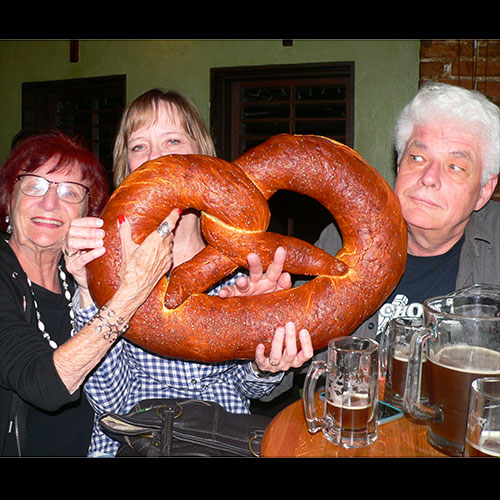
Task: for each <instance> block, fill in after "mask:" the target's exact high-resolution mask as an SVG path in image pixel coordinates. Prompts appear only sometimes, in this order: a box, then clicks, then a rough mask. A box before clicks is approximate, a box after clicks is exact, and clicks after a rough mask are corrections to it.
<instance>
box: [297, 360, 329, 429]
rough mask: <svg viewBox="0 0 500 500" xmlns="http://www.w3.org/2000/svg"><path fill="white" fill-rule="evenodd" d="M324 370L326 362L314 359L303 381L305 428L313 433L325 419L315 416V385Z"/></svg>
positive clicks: (323, 424)
mask: <svg viewBox="0 0 500 500" xmlns="http://www.w3.org/2000/svg"><path fill="white" fill-rule="evenodd" d="M325 372H326V363H325V362H324V361H321V360H316V361H313V362H312V363H311V366H310V367H309V370H308V371H307V375H306V378H305V381H304V394H303V398H302V399H303V403H304V414H305V417H306V422H307V429H308V430H309V432H311V433H312V434H314V433H315V432H318V431H319V430H320V429H322V428H323V427H325V420H324V419H323V418H318V417H317V416H316V385H317V383H318V378H319V377H320V376H321V375H323V374H324V373H325Z"/></svg>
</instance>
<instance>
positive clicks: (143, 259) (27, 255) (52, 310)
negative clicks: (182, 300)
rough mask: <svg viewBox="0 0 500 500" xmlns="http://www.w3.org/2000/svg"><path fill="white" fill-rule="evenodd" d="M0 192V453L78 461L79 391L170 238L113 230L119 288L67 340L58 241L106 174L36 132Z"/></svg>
mask: <svg viewBox="0 0 500 500" xmlns="http://www.w3.org/2000/svg"><path fill="white" fill-rule="evenodd" d="M0 186H1V189H0V230H2V231H5V233H6V234H5V235H4V237H3V238H1V239H0V455H3V456H13V455H16V456H19V455H24V456H86V454H87V448H88V445H89V442H90V435H91V431H92V423H93V419H94V412H93V410H92V408H91V407H90V406H89V404H88V402H87V399H86V398H85V396H83V395H82V393H81V392H80V387H81V385H82V383H83V381H84V380H85V378H86V377H87V375H88V374H89V373H90V371H91V370H92V369H93V368H94V367H95V366H96V364H97V363H98V362H99V361H100V360H101V359H102V357H103V356H104V355H105V354H106V353H107V352H108V350H109V348H110V346H111V345H112V343H113V342H114V341H115V340H116V339H117V338H118V337H119V336H120V335H121V334H122V333H123V332H124V331H125V330H126V328H127V322H128V321H129V319H130V318H131V317H132V315H133V314H134V312H135V311H136V310H137V308H138V307H139V306H140V305H141V304H142V302H143V301H144V300H145V299H146V298H147V297H148V295H149V293H150V292H151V290H152V286H151V284H153V286H154V285H155V284H156V282H157V281H158V279H159V278H160V277H161V276H162V275H163V274H164V273H165V271H166V269H167V268H168V267H170V264H171V240H172V235H171V234H167V235H162V234H160V233H159V232H157V231H154V232H153V233H152V234H151V235H150V236H149V237H148V238H147V239H146V240H145V242H144V243H143V244H142V245H141V246H137V245H135V244H134V243H133V241H132V240H131V239H130V237H129V236H127V234H128V233H126V232H123V231H122V230H120V233H121V235H122V253H123V260H124V263H123V264H122V269H121V271H122V272H121V284H120V287H119V288H118V290H117V291H116V293H115V295H114V296H113V298H112V299H110V301H109V302H108V304H106V306H105V307H103V308H101V310H100V311H99V313H98V314H97V316H96V317H95V318H94V319H93V320H92V321H91V322H90V323H89V324H87V325H86V326H84V327H83V328H82V329H81V330H80V331H79V332H78V333H77V334H75V331H74V329H73V303H75V304H76V303H77V302H78V301H79V296H78V294H77V293H76V292H75V283H74V280H73V277H72V276H71V275H70V274H69V273H67V271H66V268H65V266H64V259H63V253H66V255H68V254H69V252H68V250H67V249H65V247H64V243H65V238H66V233H67V232H68V228H69V225H70V223H71V222H72V221H74V220H75V219H79V218H82V217H86V216H87V215H92V216H97V215H99V214H100V212H101V211H102V209H103V207H104V204H105V203H106V201H107V199H108V195H109V188H108V183H107V177H106V172H105V171H104V169H103V167H102V166H101V165H100V163H99V161H98V160H97V158H95V156H94V155H93V154H92V153H91V152H89V151H88V150H87V149H86V148H85V147H83V146H82V145H81V144H80V143H78V142H76V141H75V140H73V139H70V138H69V137H67V136H65V135H63V134H61V133H56V132H55V133H47V134H39V135H34V136H31V137H28V138H27V139H24V140H23V141H22V142H21V143H19V144H17V145H16V146H15V147H14V148H13V150H12V151H11V154H10V156H9V158H8V159H7V161H6V163H5V165H4V166H3V168H2V169H1V170H0ZM177 218H178V212H177V211H174V212H173V213H172V214H171V215H170V216H169V217H168V218H167V221H168V222H169V224H170V227H171V228H173V227H174V226H175V223H176V221H177ZM96 220H97V219H96ZM100 251H101V250H100V249H97V250H93V252H94V253H99V252H100ZM90 253H91V252H89V254H90ZM138 269H139V270H140V272H137V270H138ZM75 279H76V278H75Z"/></svg>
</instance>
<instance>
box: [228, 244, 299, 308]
mask: <svg viewBox="0 0 500 500" xmlns="http://www.w3.org/2000/svg"><path fill="white" fill-rule="evenodd" d="M285 259H286V250H285V249H284V248H283V247H278V248H277V249H276V252H275V253H274V258H273V261H272V262H271V264H269V267H268V268H267V271H266V272H265V273H264V272H263V267H262V263H261V260H260V257H259V256H258V255H257V254H256V253H250V254H248V257H247V261H248V271H249V277H248V278H247V277H243V276H241V277H240V278H238V279H237V280H236V284H235V285H230V286H226V287H224V288H222V289H221V290H219V297H221V298H227V297H237V296H240V297H241V296H249V295H261V294H263V293H270V292H276V291H278V290H285V289H287V288H290V287H291V286H292V279H291V277H290V274H289V273H287V272H283V264H284V263H285Z"/></svg>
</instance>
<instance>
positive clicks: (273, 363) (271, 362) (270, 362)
mask: <svg viewBox="0 0 500 500" xmlns="http://www.w3.org/2000/svg"><path fill="white" fill-rule="evenodd" d="M269 364H270V365H271V366H278V365H279V363H275V362H274V361H271V358H269Z"/></svg>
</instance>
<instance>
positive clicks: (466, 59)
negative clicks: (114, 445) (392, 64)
mask: <svg viewBox="0 0 500 500" xmlns="http://www.w3.org/2000/svg"><path fill="white" fill-rule="evenodd" d="M429 80H433V81H439V82H443V83H449V84H452V85H460V86H461V87H465V88H467V89H474V90H477V91H478V92H481V93H482V94H484V95H485V96H486V97H488V99H490V100H491V101H492V102H494V103H495V104H496V105H497V106H500V40H491V39H490V40H422V41H421V43H420V85H422V84H423V83H425V82H426V81H429ZM494 198H495V199H497V200H498V201H500V186H498V185H497V188H496V191H495V195H494Z"/></svg>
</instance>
